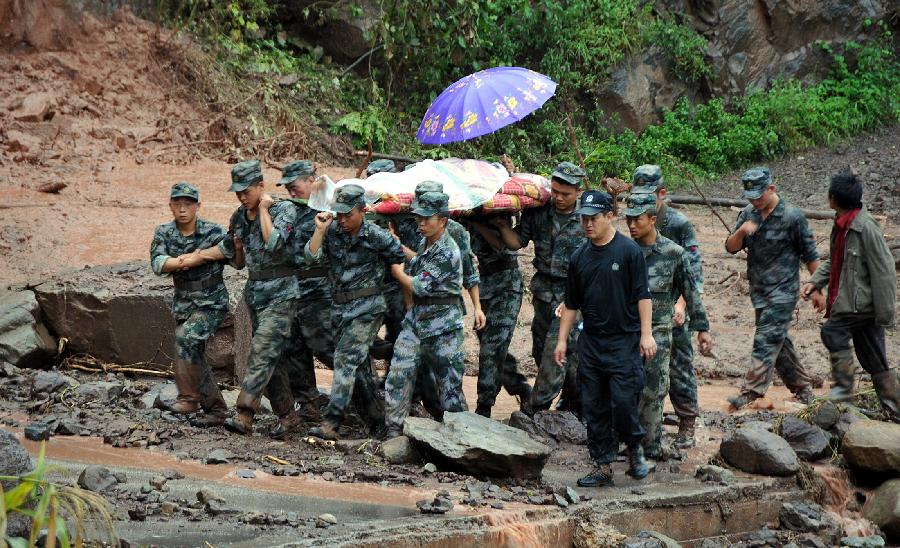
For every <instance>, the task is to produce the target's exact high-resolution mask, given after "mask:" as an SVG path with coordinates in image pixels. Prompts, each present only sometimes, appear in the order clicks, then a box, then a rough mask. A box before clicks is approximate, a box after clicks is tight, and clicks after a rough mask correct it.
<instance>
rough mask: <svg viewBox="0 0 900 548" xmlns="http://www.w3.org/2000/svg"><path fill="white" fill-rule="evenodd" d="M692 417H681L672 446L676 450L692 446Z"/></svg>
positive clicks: (693, 419)
mask: <svg viewBox="0 0 900 548" xmlns="http://www.w3.org/2000/svg"><path fill="white" fill-rule="evenodd" d="M695 421H696V418H694V417H682V418H681V423H680V424H679V425H678V433H677V434H675V443H673V445H674V446H675V447H677V448H678V449H689V448H691V447H693V446H694V422H695Z"/></svg>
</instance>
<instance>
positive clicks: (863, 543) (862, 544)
mask: <svg viewBox="0 0 900 548" xmlns="http://www.w3.org/2000/svg"><path fill="white" fill-rule="evenodd" d="M884 545H885V544H884V539H883V538H881V537H879V536H878V535H872V536H870V537H844V538H842V539H841V546H850V547H852V548H881V547H882V546H884Z"/></svg>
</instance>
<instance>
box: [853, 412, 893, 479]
mask: <svg viewBox="0 0 900 548" xmlns="http://www.w3.org/2000/svg"><path fill="white" fill-rule="evenodd" d="M841 452H842V453H843V455H844V458H845V459H847V463H848V464H850V465H851V466H853V467H854V468H860V469H863V470H868V471H871V472H896V471H897V470H900V424H893V423H889V422H882V421H873V420H858V421H856V422H854V423H853V424H852V425H850V428H849V429H848V430H847V434H846V435H845V436H844V441H843V444H842V447H841Z"/></svg>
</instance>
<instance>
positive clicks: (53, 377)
mask: <svg viewBox="0 0 900 548" xmlns="http://www.w3.org/2000/svg"><path fill="white" fill-rule="evenodd" d="M77 384H78V382H77V381H76V380H75V379H73V378H72V377H68V376H66V375H63V374H62V373H57V372H56V371H39V372H38V373H37V375H35V376H34V384H33V385H32V390H34V392H35V393H36V394H42V393H47V394H52V393H54V392H57V391H59V390H62V389H63V388H68V387H70V386H75V385H77Z"/></svg>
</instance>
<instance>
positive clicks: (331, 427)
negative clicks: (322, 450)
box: [309, 419, 339, 440]
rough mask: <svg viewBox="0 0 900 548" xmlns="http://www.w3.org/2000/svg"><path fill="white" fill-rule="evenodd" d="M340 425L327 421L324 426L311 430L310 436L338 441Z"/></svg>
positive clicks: (324, 421) (323, 422)
mask: <svg viewBox="0 0 900 548" xmlns="http://www.w3.org/2000/svg"><path fill="white" fill-rule="evenodd" d="M338 427H339V425H338V424H337V423H336V422H334V421H332V420H330V419H325V420H323V421H322V424H320V425H319V426H315V427H313V428H310V429H309V435H310V436H312V437H314V438H319V439H322V440H337V439H338Z"/></svg>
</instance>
